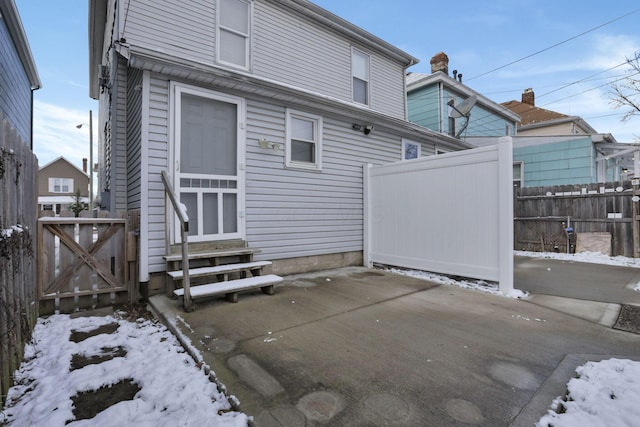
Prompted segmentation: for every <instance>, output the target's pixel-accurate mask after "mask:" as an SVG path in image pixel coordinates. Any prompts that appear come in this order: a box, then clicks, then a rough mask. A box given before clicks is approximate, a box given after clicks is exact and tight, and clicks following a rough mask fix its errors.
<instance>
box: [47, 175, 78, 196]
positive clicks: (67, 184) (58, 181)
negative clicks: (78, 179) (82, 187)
mask: <svg viewBox="0 0 640 427" xmlns="http://www.w3.org/2000/svg"><path fill="white" fill-rule="evenodd" d="M49 192H50V193H73V178H49Z"/></svg>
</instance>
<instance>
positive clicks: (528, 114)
mask: <svg viewBox="0 0 640 427" xmlns="http://www.w3.org/2000/svg"><path fill="white" fill-rule="evenodd" d="M431 71H432V72H431V74H420V73H409V74H408V75H407V105H408V117H409V121H411V122H414V123H417V124H419V125H421V126H424V127H427V128H429V129H431V130H435V131H438V132H441V133H446V134H449V135H452V136H455V137H458V138H460V139H462V140H463V141H465V142H467V143H470V144H472V145H475V146H485V145H491V144H496V143H497V140H498V138H499V137H501V136H511V137H513V161H514V167H513V176H514V185H518V186H524V187H537V186H552V185H565V184H588V183H596V182H609V181H619V180H625V179H628V178H631V177H633V176H635V175H634V172H633V171H634V170H640V167H635V166H634V165H635V162H634V155H635V153H636V152H637V151H638V148H639V147H640V146H638V145H636V144H622V143H618V142H617V141H616V140H615V138H614V137H613V136H612V135H611V134H609V133H598V132H597V131H596V130H595V129H593V128H592V127H591V126H590V125H589V124H588V123H587V122H586V121H584V120H583V119H582V118H581V117H578V116H568V115H565V114H562V113H558V112H555V111H551V110H546V109H543V108H539V107H536V106H535V94H534V92H533V90H532V89H526V90H525V91H524V92H523V94H522V100H521V101H508V102H504V103H502V104H498V103H496V102H494V101H491V100H490V99H488V98H486V97H485V96H483V95H481V94H480V93H478V92H476V91H474V90H473V89H471V88H469V87H468V86H466V85H465V84H464V83H463V82H462V81H463V79H462V75H461V74H460V73H459V72H458V71H457V70H453V71H452V75H451V76H450V75H449V58H448V57H447V55H446V54H444V53H443V52H440V53H438V54H436V55H435V56H434V57H433V58H431ZM471 97H474V98H475V99H476V103H475V104H474V106H473V108H471V110H470V114H469V117H468V123H467V119H466V118H465V117H454V116H456V115H458V116H459V115H460V114H455V111H456V108H457V107H458V106H461V105H464V104H463V102H464V101H465V100H467V99H469V98H471ZM435 153H436V154H437V153H438V151H437V150H436V152H435ZM639 157H640V156H639Z"/></svg>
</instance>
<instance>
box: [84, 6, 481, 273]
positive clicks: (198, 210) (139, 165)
mask: <svg viewBox="0 0 640 427" xmlns="http://www.w3.org/2000/svg"><path fill="white" fill-rule="evenodd" d="M89 9H90V11H89V39H90V77H91V79H90V81H91V87H90V95H91V97H92V98H95V99H99V100H100V114H99V128H100V129H101V134H100V144H101V152H100V160H99V164H100V171H99V173H100V179H99V182H100V185H101V188H100V191H101V192H102V197H103V203H104V204H106V205H109V206H110V207H111V212H112V214H113V215H115V216H120V215H121V213H123V212H127V213H132V212H136V213H138V214H139V216H140V239H139V242H140V243H139V248H138V249H139V255H140V260H141V262H140V272H139V280H140V281H141V282H147V283H148V282H150V281H154V280H155V278H159V277H162V276H163V272H164V271H165V263H164V261H163V256H164V255H165V254H166V253H167V251H168V247H169V246H171V245H173V244H175V243H177V242H178V241H179V237H180V236H179V233H178V230H177V221H176V219H175V213H174V211H173V210H172V209H170V208H168V207H167V205H168V204H167V203H166V202H165V190H164V187H163V183H162V181H161V173H162V172H163V171H166V172H167V173H168V175H169V179H170V181H171V182H172V184H173V187H174V188H175V191H176V193H177V194H178V196H179V198H180V202H181V203H182V204H183V205H184V206H185V207H186V208H187V213H188V218H189V236H188V240H189V243H190V244H192V243H193V244H195V243H198V244H199V245H201V246H202V245H216V244H220V242H223V243H224V242H241V243H245V244H247V245H248V246H250V247H252V248H257V249H259V252H258V253H256V255H255V259H258V260H260V259H263V260H272V261H273V270H274V271H275V272H284V273H289V272H299V271H304V270H311V269H320V268H325V267H336V266H341V265H351V264H361V263H362V251H363V165H365V164H367V163H372V164H382V163H387V162H393V161H399V160H401V159H402V158H403V156H404V152H405V151H407V150H409V151H412V152H415V151H417V149H418V148H419V149H420V150H421V151H423V152H425V153H426V152H430V151H433V150H434V149H442V150H446V151H452V150H459V149H462V148H470V147H471V146H470V145H468V144H465V143H464V142H461V141H460V140H458V139H455V138H451V137H448V136H446V135H442V134H439V133H437V132H433V131H430V130H427V129H425V128H423V127H421V126H418V125H416V124H412V123H409V122H408V121H407V120H406V119H407V109H406V98H405V74H406V70H407V68H408V67H410V66H411V65H413V64H415V63H416V62H417V59H416V58H414V57H413V56H411V55H409V54H407V53H405V52H403V51H402V50H400V49H398V48H396V47H394V46H392V45H390V44H389V43H387V42H385V41H383V40H381V39H379V38H377V37H375V36H373V35H372V34H370V33H368V32H366V31H364V30H362V29H361V28H359V27H357V26H355V25H353V24H351V23H349V22H347V21H345V20H343V19H341V18H339V17H337V16H335V15H334V14H332V13H330V12H328V11H326V10H324V9H322V8H320V7H319V6H317V5H315V4H313V3H311V2H309V1H305V0H253V1H251V0H206V1H198V2H183V1H177V0H169V1H163V2H156V1H151V0H130V1H128V2H117V1H114V0H95V1H90V2H89ZM105 197H108V198H109V199H110V200H109V201H108V202H107V201H106V200H104V199H105Z"/></svg>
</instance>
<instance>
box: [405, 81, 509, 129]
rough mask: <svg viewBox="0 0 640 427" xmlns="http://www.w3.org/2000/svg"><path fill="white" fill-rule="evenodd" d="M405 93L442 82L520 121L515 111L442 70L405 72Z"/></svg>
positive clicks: (488, 107)
mask: <svg viewBox="0 0 640 427" xmlns="http://www.w3.org/2000/svg"><path fill="white" fill-rule="evenodd" d="M406 82H407V93H409V92H413V91H416V90H418V89H420V88H422V87H425V86H431V85H433V84H434V83H439V82H441V83H443V84H444V85H446V86H448V87H450V88H452V89H454V90H455V91H456V92H459V93H460V94H461V95H466V96H467V97H469V96H471V95H475V96H476V97H477V98H478V102H477V104H478V105H482V106H483V107H484V108H485V109H487V110H488V111H492V112H494V113H496V114H497V115H500V116H503V117H505V118H508V119H509V120H511V121H513V122H518V121H520V117H519V115H518V114H517V113H515V112H514V111H512V110H511V109H509V108H507V107H505V106H503V105H501V104H499V103H497V102H494V101H492V100H490V99H489V98H487V97H486V96H484V95H482V94H480V93H478V92H476V91H475V90H473V89H471V88H470V87H469V86H467V85H465V84H464V83H462V82H459V81H458V80H456V79H454V78H453V77H450V76H449V75H448V74H447V73H444V72H442V71H436V72H434V73H431V74H425V73H408V74H407V80H406Z"/></svg>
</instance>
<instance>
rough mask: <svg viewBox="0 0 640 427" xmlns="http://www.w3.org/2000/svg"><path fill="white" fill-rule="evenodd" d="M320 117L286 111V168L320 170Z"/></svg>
mask: <svg viewBox="0 0 640 427" xmlns="http://www.w3.org/2000/svg"><path fill="white" fill-rule="evenodd" d="M321 135H322V117H319V116H314V115H311V114H306V113H302V112H299V111H294V110H287V142H286V144H287V145H286V150H285V151H286V166H288V167H297V168H303V169H316V170H320V169H321V168H322V158H321V153H322V136H321Z"/></svg>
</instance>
